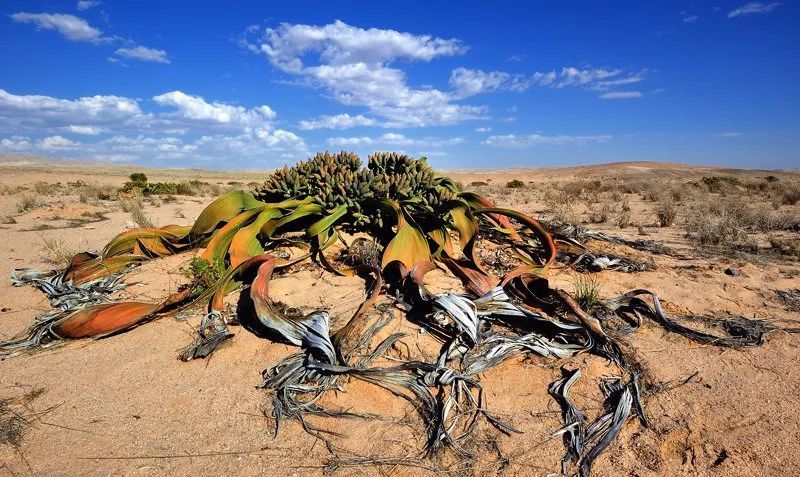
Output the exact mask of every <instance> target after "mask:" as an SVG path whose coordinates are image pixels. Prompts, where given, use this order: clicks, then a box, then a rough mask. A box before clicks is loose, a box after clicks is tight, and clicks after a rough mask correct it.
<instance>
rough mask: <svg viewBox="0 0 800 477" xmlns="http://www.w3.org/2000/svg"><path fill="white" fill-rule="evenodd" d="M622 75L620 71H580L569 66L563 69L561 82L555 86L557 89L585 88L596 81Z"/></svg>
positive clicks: (560, 77) (560, 75)
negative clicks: (566, 87) (568, 87)
mask: <svg viewBox="0 0 800 477" xmlns="http://www.w3.org/2000/svg"><path fill="white" fill-rule="evenodd" d="M620 73H622V70H620V69H615V70H604V69H579V68H575V67H572V66H568V67H565V68H562V69H561V73H560V74H559V75H558V78H559V80H558V82H557V83H556V84H555V85H554V86H555V87H556V88H563V87H565V86H585V85H588V84H590V83H594V82H596V81H600V80H604V79H607V78H612V77H615V76H618V75H619V74H620Z"/></svg>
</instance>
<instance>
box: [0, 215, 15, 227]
mask: <svg viewBox="0 0 800 477" xmlns="http://www.w3.org/2000/svg"><path fill="white" fill-rule="evenodd" d="M16 223H17V219H15V218H14V217H12V216H10V215H5V216H3V217H0V224H4V225H11V224H16Z"/></svg>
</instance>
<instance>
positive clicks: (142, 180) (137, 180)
mask: <svg viewBox="0 0 800 477" xmlns="http://www.w3.org/2000/svg"><path fill="white" fill-rule="evenodd" d="M129 178H130V180H131V182H132V183H133V184H134V185H136V186H138V187H144V185H145V184H147V176H146V175H144V173H142V172H134V173H133V174H131V175H130V176H129Z"/></svg>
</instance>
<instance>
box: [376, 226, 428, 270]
mask: <svg viewBox="0 0 800 477" xmlns="http://www.w3.org/2000/svg"><path fill="white" fill-rule="evenodd" d="M430 259H431V250H430V248H429V247H428V240H427V239H426V238H425V234H423V233H422V232H421V231H420V230H419V229H418V228H416V227H415V226H414V225H411V224H410V223H404V224H403V225H402V226H400V227H399V229H398V230H397V235H395V237H394V238H393V239H392V241H391V242H389V245H387V246H386V249H385V250H384V251H383V259H382V260H381V267H382V268H386V266H387V265H389V264H390V263H392V262H395V261H397V262H400V263H402V264H403V265H405V267H406V268H407V269H409V270H411V269H413V268H414V265H416V264H417V263H419V262H425V261H429V260H430Z"/></svg>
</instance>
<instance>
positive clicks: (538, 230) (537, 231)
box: [473, 207, 556, 266]
mask: <svg viewBox="0 0 800 477" xmlns="http://www.w3.org/2000/svg"><path fill="white" fill-rule="evenodd" d="M473 212H474V213H475V214H487V215H497V216H506V217H511V218H513V219H516V220H518V221H519V222H520V223H522V225H523V226H524V227H525V228H527V229H528V230H530V231H531V232H532V233H533V235H534V237H536V239H537V240H538V242H539V244H540V245H541V246H542V248H543V249H544V254H543V260H542V265H544V266H548V265H550V264H551V263H553V262H554V261H555V259H556V244H555V242H553V237H551V236H550V234H549V233H548V232H547V231H546V230H545V229H544V227H542V224H540V223H539V222H538V221H537V220H535V219H533V218H531V217H528V216H527V215H525V214H523V213H521V212H517V211H516V210H511V209H500V208H496V207H492V208H485V209H476V210H474V211H473Z"/></svg>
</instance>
